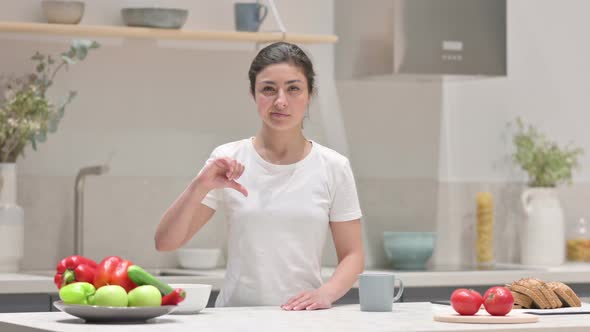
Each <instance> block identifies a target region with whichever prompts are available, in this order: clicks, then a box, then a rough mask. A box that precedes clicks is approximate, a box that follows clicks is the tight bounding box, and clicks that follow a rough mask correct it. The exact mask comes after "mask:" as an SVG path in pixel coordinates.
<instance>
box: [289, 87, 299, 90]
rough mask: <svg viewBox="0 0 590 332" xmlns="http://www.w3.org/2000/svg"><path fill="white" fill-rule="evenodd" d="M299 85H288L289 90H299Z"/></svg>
mask: <svg viewBox="0 0 590 332" xmlns="http://www.w3.org/2000/svg"><path fill="white" fill-rule="evenodd" d="M299 90H300V89H299V87H298V86H290V87H289V91H299Z"/></svg>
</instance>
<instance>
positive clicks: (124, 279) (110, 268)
mask: <svg viewBox="0 0 590 332" xmlns="http://www.w3.org/2000/svg"><path fill="white" fill-rule="evenodd" d="M130 265H133V263H132V262H131V261H128V260H125V259H123V258H121V257H119V256H108V257H105V258H104V259H103V260H102V261H101V262H100V264H98V268H97V269H96V274H95V276H94V287H96V289H98V288H100V287H102V286H105V285H119V286H121V287H123V288H125V290H126V291H127V292H129V291H130V290H132V289H133V288H135V287H137V285H136V284H135V283H134V282H133V281H131V279H129V276H127V268H128V267H129V266H130Z"/></svg>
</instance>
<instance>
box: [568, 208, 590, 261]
mask: <svg viewBox="0 0 590 332" xmlns="http://www.w3.org/2000/svg"><path fill="white" fill-rule="evenodd" d="M566 243H567V245H566V250H567V259H568V261H573V262H590V229H589V226H588V222H587V220H586V219H585V218H580V219H579V220H578V221H577V222H576V224H575V225H574V227H573V228H572V229H571V230H570V232H569V234H568V237H567V241H566Z"/></svg>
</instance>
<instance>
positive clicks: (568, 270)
mask: <svg viewBox="0 0 590 332" xmlns="http://www.w3.org/2000/svg"><path fill="white" fill-rule="evenodd" d="M514 266H515V267H517V268H518V269H516V268H515V269H507V270H493V271H448V272H439V271H391V270H367V271H366V272H392V273H394V274H395V275H396V276H397V277H398V278H400V279H402V280H403V281H404V286H406V287H467V286H477V285H502V284H505V283H508V282H512V281H514V280H517V279H520V278H524V277H531V276H532V277H537V278H539V279H542V280H546V281H553V280H554V281H561V282H565V283H590V264H574V263H568V264H564V265H562V266H558V267H552V268H541V267H538V268H523V267H521V266H517V265H514ZM505 268H506V267H505ZM508 268H509V267H508ZM160 271H161V272H165V273H168V274H176V275H175V276H162V277H159V278H161V279H162V280H163V281H165V282H168V283H202V284H210V285H212V286H213V289H214V290H219V289H220V288H221V285H222V282H223V276H224V274H225V270H224V269H216V270H185V269H163V270H160ZM333 272H334V268H324V269H322V275H323V277H324V279H325V280H327V279H328V278H330V276H331V275H332V273H333ZM180 274H182V275H183V276H180ZM55 292H57V289H56V288H55V285H54V284H53V271H35V272H27V273H0V294H10V293H13V294H16V293H55Z"/></svg>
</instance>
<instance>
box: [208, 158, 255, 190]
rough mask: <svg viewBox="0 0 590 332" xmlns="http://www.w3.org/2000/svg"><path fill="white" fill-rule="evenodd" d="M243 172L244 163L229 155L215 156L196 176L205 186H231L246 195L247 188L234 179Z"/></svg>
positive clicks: (213, 187)
mask: <svg viewBox="0 0 590 332" xmlns="http://www.w3.org/2000/svg"><path fill="white" fill-rule="evenodd" d="M242 173H244V165H242V164H241V163H239V162H238V161H236V160H235V159H232V158H229V157H221V158H216V159H215V160H213V162H210V163H209V164H208V165H207V166H205V168H203V171H202V172H201V173H200V174H199V175H198V176H197V181H198V182H199V183H201V184H202V185H203V186H205V187H206V188H210V190H211V189H217V188H232V189H235V190H237V191H239V192H241V193H242V194H243V195H244V196H248V190H246V188H245V187H244V186H242V185H241V184H239V183H237V182H236V181H235V180H237V179H239V178H240V176H241V175H242Z"/></svg>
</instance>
